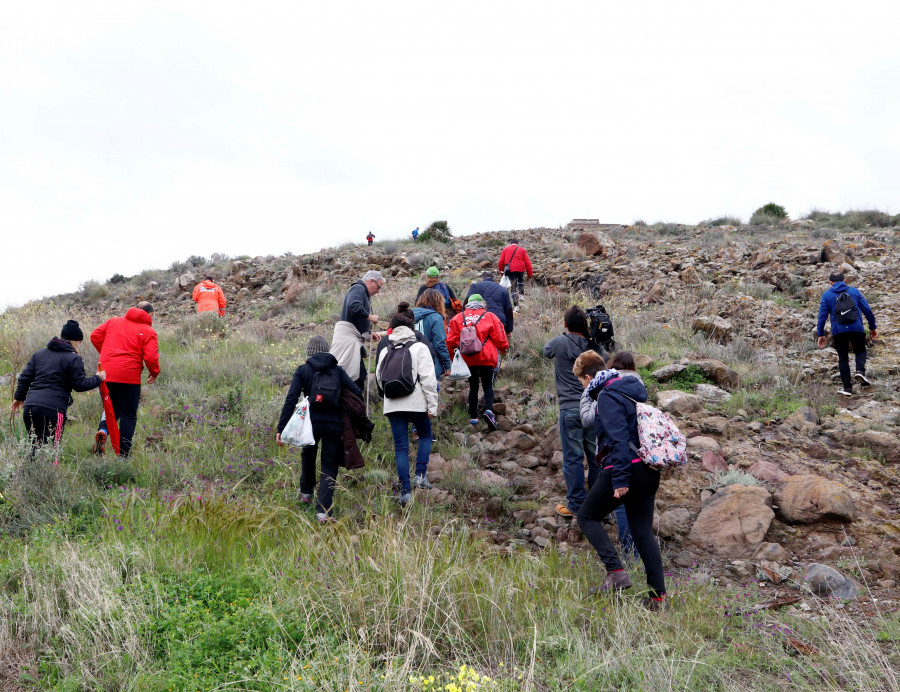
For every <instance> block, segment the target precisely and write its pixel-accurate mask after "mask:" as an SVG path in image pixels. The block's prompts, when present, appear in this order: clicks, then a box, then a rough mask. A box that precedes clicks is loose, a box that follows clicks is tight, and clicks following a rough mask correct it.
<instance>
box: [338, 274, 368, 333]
mask: <svg viewBox="0 0 900 692" xmlns="http://www.w3.org/2000/svg"><path fill="white" fill-rule="evenodd" d="M371 314H372V305H371V303H370V302H369V289H367V288H366V284H365V283H364V282H363V281H362V280H359V281H354V282H353V285H352V286H350V290H348V291H347V295H346V296H344V304H343V306H342V307H341V322H349V323H350V324H352V325H353V326H354V327H356V331H358V332H359V333H360V334H362V335H363V336H365V335H366V334H368V333H369V329H370V328H371V327H372V323H371V322H369V315H371Z"/></svg>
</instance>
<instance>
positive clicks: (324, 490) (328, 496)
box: [300, 435, 344, 515]
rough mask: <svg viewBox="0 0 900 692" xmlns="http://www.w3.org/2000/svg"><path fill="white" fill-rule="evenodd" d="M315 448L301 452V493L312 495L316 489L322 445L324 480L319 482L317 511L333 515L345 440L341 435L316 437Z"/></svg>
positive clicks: (306, 448)
mask: <svg viewBox="0 0 900 692" xmlns="http://www.w3.org/2000/svg"><path fill="white" fill-rule="evenodd" d="M315 437H316V444H315V446H313V447H304V448H303V451H302V452H301V464H300V492H301V493H303V494H304V495H312V492H313V490H315V487H316V455H317V454H318V452H319V444H320V443H321V445H322V478H321V480H320V482H319V497H318V499H317V500H316V511H317V512H321V513H322V514H328V515H330V514H331V506H332V503H333V502H334V484H335V482H336V481H337V476H338V468H339V467H340V464H341V461H342V460H343V458H344V438H343V437H341V436H340V435H316V436H315Z"/></svg>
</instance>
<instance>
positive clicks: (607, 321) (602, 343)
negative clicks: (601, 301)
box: [587, 305, 616, 355]
mask: <svg viewBox="0 0 900 692" xmlns="http://www.w3.org/2000/svg"><path fill="white" fill-rule="evenodd" d="M587 318H588V327H589V329H590V339H588V341H589V342H590V348H592V349H593V350H595V351H597V348H596V347H597V346H599V347H600V348H603V349H605V350H606V351H615V350H616V342H615V340H614V339H613V336H614V335H615V330H614V329H613V323H612V318H610V316H609V313H608V312H606V308H605V307H603V306H602V305H595V306H594V307H592V308H591V309H590V310H588V311H587ZM598 353H599V351H598ZM601 355H602V354H601Z"/></svg>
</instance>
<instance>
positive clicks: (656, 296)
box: [641, 281, 666, 305]
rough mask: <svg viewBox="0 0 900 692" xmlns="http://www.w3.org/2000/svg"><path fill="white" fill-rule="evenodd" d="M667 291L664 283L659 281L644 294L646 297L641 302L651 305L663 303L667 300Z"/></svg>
mask: <svg viewBox="0 0 900 692" xmlns="http://www.w3.org/2000/svg"><path fill="white" fill-rule="evenodd" d="M665 297H666V292H665V289H663V287H662V284H660V283H659V282H658V281H657V282H656V283H655V284H653V286H651V287H650V290H649V291H647V293H646V294H645V295H644V298H643V299H642V301H641V302H643V303H644V304H645V305H651V304H653V303H661V302H662V301H663V300H665Z"/></svg>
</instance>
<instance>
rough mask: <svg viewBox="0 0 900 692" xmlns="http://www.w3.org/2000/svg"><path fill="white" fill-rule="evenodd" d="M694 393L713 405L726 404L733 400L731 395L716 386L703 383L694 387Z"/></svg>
mask: <svg viewBox="0 0 900 692" xmlns="http://www.w3.org/2000/svg"><path fill="white" fill-rule="evenodd" d="M694 393H695V394H696V395H697V396H699V397H700V398H701V399H703V400H704V401H708V402H709V403H711V404H724V403H725V402H726V401H728V400H729V399H731V393H730V392H727V391H726V390H724V389H721V388H720V387H716V385H714V384H706V383H701V384H698V385H696V386H695V387H694Z"/></svg>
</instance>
